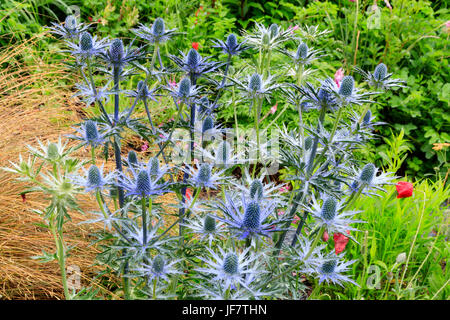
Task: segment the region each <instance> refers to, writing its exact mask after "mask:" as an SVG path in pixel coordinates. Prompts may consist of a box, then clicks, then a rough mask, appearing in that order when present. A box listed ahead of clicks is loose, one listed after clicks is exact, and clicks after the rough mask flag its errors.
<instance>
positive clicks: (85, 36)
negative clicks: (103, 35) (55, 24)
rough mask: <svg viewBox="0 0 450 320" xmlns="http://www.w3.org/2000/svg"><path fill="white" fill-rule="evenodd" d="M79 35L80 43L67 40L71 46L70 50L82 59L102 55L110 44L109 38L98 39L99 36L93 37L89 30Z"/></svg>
mask: <svg viewBox="0 0 450 320" xmlns="http://www.w3.org/2000/svg"><path fill="white" fill-rule="evenodd" d="M79 37H80V38H79V41H78V43H75V42H71V41H66V43H67V46H68V47H69V48H71V50H69V52H70V53H71V54H72V55H74V56H75V57H77V58H79V59H81V60H85V59H89V58H92V57H94V56H97V55H100V54H102V53H103V52H104V51H105V48H106V47H108V46H109V43H108V42H107V39H101V40H97V36H94V37H92V36H91V34H90V33H89V32H87V31H85V32H83V33H81V34H80V36H79Z"/></svg>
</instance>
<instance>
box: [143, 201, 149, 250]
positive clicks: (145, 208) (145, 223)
mask: <svg viewBox="0 0 450 320" xmlns="http://www.w3.org/2000/svg"><path fill="white" fill-rule="evenodd" d="M150 201H151V200H150ZM141 208H142V237H143V240H142V241H143V243H144V247H145V246H146V245H147V199H146V197H145V196H144V195H142V200H141Z"/></svg>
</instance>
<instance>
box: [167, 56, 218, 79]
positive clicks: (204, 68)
mask: <svg viewBox="0 0 450 320" xmlns="http://www.w3.org/2000/svg"><path fill="white" fill-rule="evenodd" d="M180 54H181V56H182V58H179V57H177V56H174V55H170V56H169V58H170V59H171V60H172V61H173V62H174V63H175V64H176V65H177V66H178V67H179V68H181V69H182V70H183V71H185V72H186V73H187V74H189V76H190V78H191V79H198V78H199V77H200V76H202V75H204V74H206V73H209V72H213V71H215V70H216V69H217V68H218V67H219V65H220V63H219V62H211V61H209V59H210V57H205V58H203V57H202V56H201V55H200V53H198V52H197V50H195V49H193V48H192V49H190V50H189V52H188V53H187V54H184V53H183V52H182V51H180Z"/></svg>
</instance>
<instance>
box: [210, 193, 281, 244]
mask: <svg viewBox="0 0 450 320" xmlns="http://www.w3.org/2000/svg"><path fill="white" fill-rule="evenodd" d="M225 199H226V201H222V200H219V203H218V209H219V210H220V211H221V212H222V213H223V215H224V217H217V218H218V219H219V220H220V221H223V222H224V223H225V224H226V225H227V226H228V228H229V229H230V230H231V231H232V232H233V233H235V234H236V236H237V237H238V238H239V239H245V238H257V237H259V236H265V237H268V236H269V234H270V232H275V231H280V229H279V228H277V224H278V223H279V222H280V220H275V219H273V221H269V219H268V218H269V216H270V215H272V216H273V215H274V211H275V208H276V206H277V205H278V203H277V202H276V201H274V200H270V201H267V202H263V203H260V202H259V201H257V200H254V199H251V198H250V199H249V200H248V199H246V197H245V196H244V195H242V196H241V201H240V203H237V202H236V201H235V200H233V199H232V197H231V196H230V195H229V194H228V193H227V192H225Z"/></svg>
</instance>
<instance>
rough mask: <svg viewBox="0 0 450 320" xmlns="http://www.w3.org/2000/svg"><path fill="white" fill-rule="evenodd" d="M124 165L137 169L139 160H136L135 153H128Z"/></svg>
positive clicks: (131, 151) (132, 151)
mask: <svg viewBox="0 0 450 320" xmlns="http://www.w3.org/2000/svg"><path fill="white" fill-rule="evenodd" d="M126 164H127V165H128V166H129V167H137V166H138V165H139V160H138V157H137V153H136V151H134V150H130V151H128V156H127V160H126Z"/></svg>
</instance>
